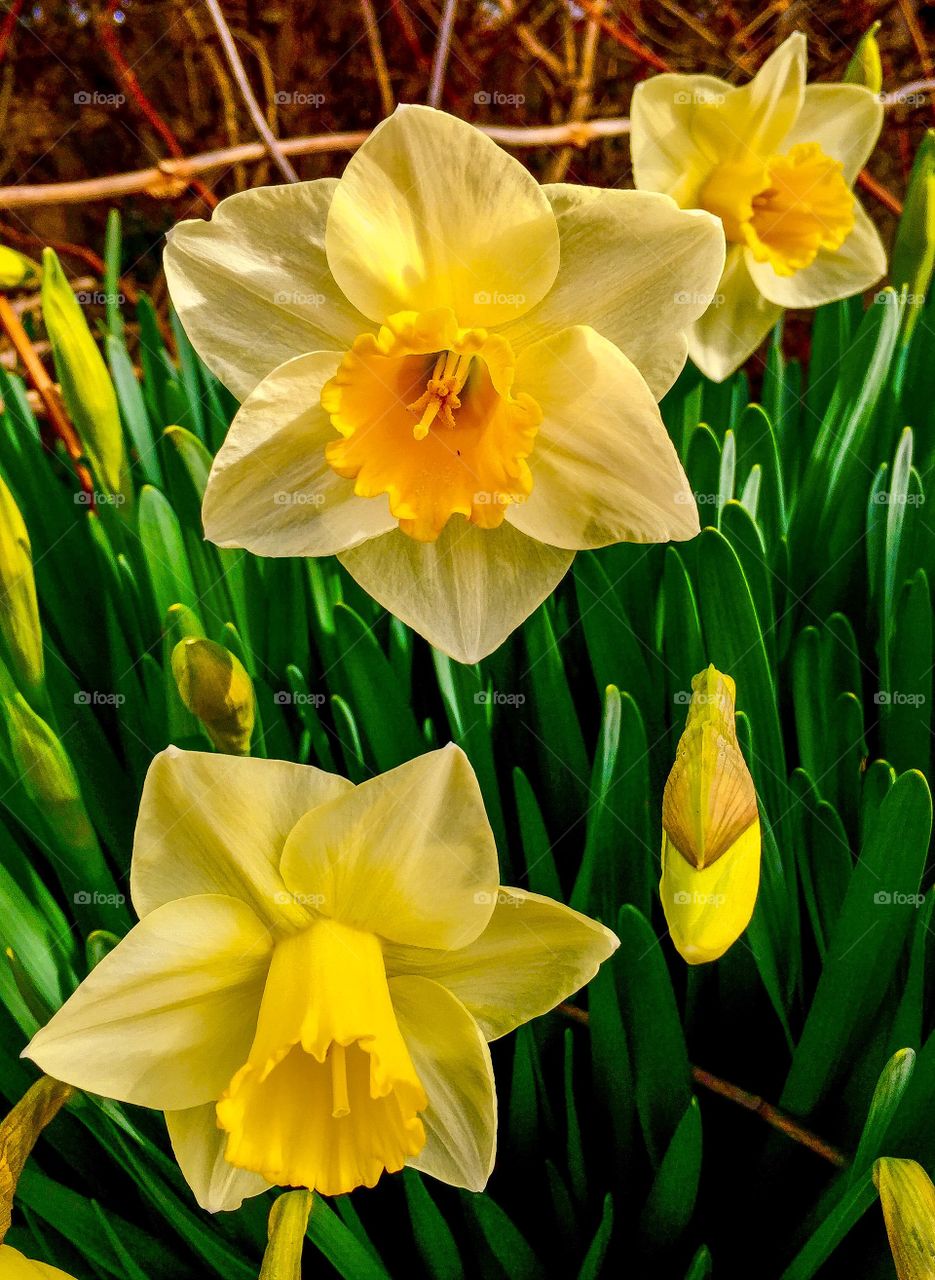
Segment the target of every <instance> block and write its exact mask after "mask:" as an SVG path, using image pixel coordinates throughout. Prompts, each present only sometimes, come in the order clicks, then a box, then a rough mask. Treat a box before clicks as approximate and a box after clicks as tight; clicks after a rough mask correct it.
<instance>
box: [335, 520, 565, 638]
mask: <svg viewBox="0 0 935 1280" xmlns="http://www.w3.org/2000/svg"><path fill="white" fill-rule="evenodd" d="M573 558H574V556H573V552H570V551H564V550H561V549H559V548H557V547H549V546H545V545H544V544H543V543H541V542H536V541H535V540H534V539H532V538H527V537H526V536H525V535H524V534H522V533H520V532H519V530H518V529H514V528H512V527H511V525H510V524H509V523H508V522H507V521H504V522H503V524H501V525H500V526H499V527H498V528H496V529H479V528H478V527H477V526H476V525H472V524H468V522H467V521H466V520H464V519H463V518H462V517H461V516H452V517H451V519H450V520H449V521H448V523H447V524H446V525H445V528H444V529H443V530H442V532H441V534H440V535H439V537H438V538H437V539H436V541H435V542H417V541H416V540H415V539H414V538H410V537H407V535H406V534H404V533H401V532H400V531H399V530H394V531H393V532H392V533H387V534H384V535H383V537H382V538H374V539H373V540H372V541H371V542H365V543H363V544H362V545H361V546H359V547H354V548H353V549H352V550H351V551H342V552H341V553H340V554H339V556H338V559H339V560H340V561H341V563H342V564H343V565H344V567H345V569H347V571H348V573H350V575H351V576H352V577H353V578H356V580H357V581H358V582H359V583H360V585H361V586H362V587H363V589H364V590H365V591H366V592H367V593H368V594H369V595H371V596H373V598H374V599H375V600H376V601H378V602H379V603H380V604H382V605H383V607H384V608H385V609H388V610H389V611H390V612H391V613H394V614H395V615H396V616H397V617H398V618H400V619H402V621H403V622H405V623H407V624H408V625H409V626H410V627H412V628H413V630H414V631H418V633H419V634H420V635H422V636H425V638H426V640H428V641H429V643H430V644H433V645H434V646H435V647H436V649H441V651H442V652H443V653H447V654H448V655H449V656H450V657H452V658H454V659H456V661H458V662H478V661H479V660H480V659H481V658H485V657H486V656H487V654H488V653H492V652H493V650H494V649H496V648H497V646H498V645H500V644H502V643H503V641H504V640H505V639H506V637H507V636H508V635H509V634H510V633H511V632H512V631H515V630H516V628H517V627H518V626H519V625H520V623H521V622H523V621H524V619H526V618H528V617H529V615H530V614H531V613H532V611H533V609H535V608H536V607H537V606H538V605H540V604H541V603H542V601H543V600H544V599H545V598H546V596H547V595H549V593H550V592H551V591H552V589H553V588H554V587H555V586H556V585H557V584H558V583H559V582H560V581H561V579H562V578H563V577H564V576H565V573H566V572H567V570H568V566H569V565H570V564H571V562H572V559H573Z"/></svg>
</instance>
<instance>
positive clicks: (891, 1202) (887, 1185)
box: [873, 1156, 935, 1280]
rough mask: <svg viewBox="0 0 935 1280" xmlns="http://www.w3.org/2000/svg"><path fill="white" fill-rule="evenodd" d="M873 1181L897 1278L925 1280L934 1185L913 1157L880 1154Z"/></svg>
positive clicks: (932, 1249)
mask: <svg viewBox="0 0 935 1280" xmlns="http://www.w3.org/2000/svg"><path fill="white" fill-rule="evenodd" d="M873 1181H874V1183H875V1185H876V1188H877V1191H878V1192H879V1193H880V1207H881V1208H882V1210H883V1220H884V1222H885V1223H886V1234H887V1237H888V1238H889V1242H890V1249H891V1250H892V1254H893V1262H894V1264H895V1269H896V1276H897V1280H926V1278H927V1277H928V1276H930V1275H931V1274H932V1257H933V1254H935V1187H933V1185H932V1180H931V1178H930V1177H929V1176H928V1174H927V1173H926V1171H925V1169H923V1167H922V1165H920V1164H919V1163H918V1161H916V1160H904V1159H898V1158H896V1157H894V1156H882V1157H881V1158H880V1159H878V1160H876V1161H875V1162H874V1166H873Z"/></svg>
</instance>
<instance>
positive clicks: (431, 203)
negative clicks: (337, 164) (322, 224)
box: [325, 106, 559, 328]
mask: <svg viewBox="0 0 935 1280" xmlns="http://www.w3.org/2000/svg"><path fill="white" fill-rule="evenodd" d="M325 244H326V247H327V253H328V263H329V265H330V267H331V270H332V273H333V274H334V278H335V280H336V281H337V282H338V284H339V285H340V287H341V289H342V290H343V291H344V293H345V294H346V295H347V297H348V298H350V300H351V301H352V302H353V303H354V305H355V306H357V307H359V308H360V310H361V311H362V312H363V313H364V314H365V315H367V316H369V317H370V318H371V320H375V321H378V322H382V321H384V320H385V319H386V317H387V316H390V315H393V314H394V313H395V312H397V311H431V310H433V309H434V308H436V307H450V308H451V309H452V311H454V313H455V315H456V316H457V319H458V323H459V324H460V325H462V326H471V325H479V326H483V327H485V328H490V327H491V326H493V325H499V324H504V323H505V322H506V321H507V320H512V319H514V318H515V317H516V316H518V315H522V314H523V312H524V311H528V310H529V309H530V308H531V307H534V306H535V304H536V303H537V302H538V301H539V299H540V298H541V297H542V296H543V294H544V293H545V292H546V290H547V289H548V288H549V286H550V285H551V284H552V281H553V280H554V279H555V273H556V271H557V270H558V261H559V243H558V230H557V228H556V226H555V219H554V217H553V216H552V211H551V209H550V208H549V203H548V200H547V199H546V198H545V196H544V195H543V193H542V189H541V187H540V186H539V184H538V183H537V182H536V180H535V179H534V178H533V177H532V175H531V174H530V173H529V172H528V170H527V169H525V168H524V167H523V165H521V164H520V163H519V161H518V160H514V159H513V157H512V156H509V155H507V153H506V152H505V151H503V150H501V149H500V148H499V147H498V146H497V145H496V143H494V142H491V140H490V139H489V138H487V137H486V136H485V135H484V134H482V133H481V132H480V130H478V129H475V128H474V126H473V125H470V124H467V123H466V122H465V121H463V120H458V119H457V118H456V117H454V116H449V115H446V114H445V113H444V112H441V111H433V110H432V108H430V107H420V106H403V107H397V109H396V111H395V113H394V114H393V115H392V116H390V117H389V119H387V120H384V121H383V123H382V124H380V125H378V126H377V128H376V129H374V131H373V133H372V134H371V135H370V137H369V138H368V139H367V141H366V142H365V143H364V145H363V146H362V147H361V148H360V150H359V151H358V152H357V153H356V154H355V155H354V156H352V157H351V159H350V161H349V162H348V166H347V168H346V169H345V171H344V175H343V177H342V178H341V180H340V183H339V185H338V189H337V191H336V193H335V196H334V200H333V201H332V204H331V210H330V212H329V215H328V228H327V233H326V238H325Z"/></svg>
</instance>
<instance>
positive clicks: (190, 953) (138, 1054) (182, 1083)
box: [23, 894, 272, 1110]
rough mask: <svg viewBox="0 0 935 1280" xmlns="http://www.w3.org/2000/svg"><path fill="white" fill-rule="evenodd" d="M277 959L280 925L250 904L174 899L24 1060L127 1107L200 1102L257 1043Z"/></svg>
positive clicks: (98, 973)
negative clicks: (272, 961) (274, 931)
mask: <svg viewBox="0 0 935 1280" xmlns="http://www.w3.org/2000/svg"><path fill="white" fill-rule="evenodd" d="M271 954H272V941H271V938H270V935H269V932H268V931H267V929H266V928H265V927H264V926H263V925H262V924H261V922H260V921H259V920H258V919H257V918H256V916H255V915H254V913H253V912H252V911H251V910H250V908H249V907H248V906H246V905H245V904H244V903H242V902H238V901H236V900H235V899H233V898H226V897H222V896H221V895H220V894H205V895H201V896H199V897H194V898H185V899H182V900H181V901H179V902H169V903H166V905H165V906H162V907H159V908H157V909H156V910H155V911H153V912H151V913H150V914H149V915H148V916H147V917H146V919H145V920H142V921H140V923H139V924H138V925H136V926H135V927H134V928H133V929H131V930H130V932H129V933H128V934H127V936H126V937H125V938H124V939H123V940H122V941H121V942H120V943H118V944H117V946H116V947H114V949H113V951H111V952H110V953H109V954H108V955H106V956H105V957H104V959H103V960H101V962H100V963H99V964H98V965H97V966H96V967H95V968H94V969H92V970H91V972H90V973H89V974H88V976H87V978H85V980H84V982H82V984H81V986H80V987H78V989H77V990H76V991H75V993H74V994H73V995H72V996H71V997H70V998H69V999H68V1000H67V1001H66V1002H65V1004H64V1005H63V1006H62V1008H61V1009H60V1010H59V1011H58V1013H56V1014H54V1015H53V1017H52V1018H51V1020H50V1021H49V1022H48V1023H47V1024H46V1026H44V1027H43V1028H42V1029H41V1030H40V1031H38V1032H37V1033H36V1035H35V1036H34V1037H33V1038H32V1040H31V1041H30V1043H29V1045H28V1046H27V1048H26V1049H25V1050H24V1054H23V1056H24V1057H27V1058H31V1059H32V1061H33V1062H35V1063H36V1064H37V1065H38V1066H39V1067H41V1068H42V1070H43V1071H44V1072H45V1073H46V1075H50V1076H54V1077H55V1079H56V1080H63V1081H64V1082H65V1083H66V1084H72V1085H74V1086H75V1087H76V1088H78V1089H86V1090H88V1092H90V1093H99V1094H102V1095H104V1096H105V1097H108V1098H116V1099H117V1100H118V1101H120V1102H133V1103H136V1104H137V1105H138V1106H142V1107H156V1108H158V1109H159V1110H165V1109H176V1108H183V1107H194V1106H198V1105H199V1104H200V1103H203V1102H207V1101H208V1100H209V1099H214V1098H217V1097H218V1096H219V1095H220V1093H221V1091H222V1090H223V1089H224V1087H225V1086H226V1085H227V1083H228V1081H229V1080H230V1078H231V1076H232V1075H233V1073H234V1072H235V1071H236V1070H237V1068H238V1067H239V1066H240V1064H241V1063H242V1062H243V1061H244V1059H245V1058H246V1055H247V1053H248V1052H249V1050H250V1043H251V1040H252V1038H253V1032H254V1028H255V1025H256V1015H257V1010H258V1009H259V1007H260V1000H261V998H262V995H263V984H264V982H265V979H266V972H267V969H268V967H269V958H270V955H271Z"/></svg>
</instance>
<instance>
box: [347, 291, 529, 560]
mask: <svg viewBox="0 0 935 1280" xmlns="http://www.w3.org/2000/svg"><path fill="white" fill-rule="evenodd" d="M514 366H515V358H514V355H513V351H512V349H511V347H510V344H509V343H508V342H507V341H506V339H505V338H503V337H501V336H499V335H498V334H490V333H488V332H487V330H486V329H461V328H459V327H458V325H457V322H456V321H455V317H454V315H453V313H452V312H451V311H449V310H447V309H440V310H437V311H428V312H421V313H417V312H408V311H407V312H401V313H399V314H398V315H395V316H391V317H390V319H389V320H388V321H387V323H386V324H385V325H384V326H383V327H382V328H381V329H380V332H379V333H378V334H376V335H374V334H362V335H361V336H360V337H358V338H357V339H355V341H354V345H353V347H352V348H351V350H350V351H348V352H347V354H346V355H345V356H344V359H343V360H342V361H341V364H340V366H339V368H338V371H337V373H336V374H335V376H334V377H333V378H332V379H331V380H330V381H329V382H328V383H326V385H325V387H324V388H323V390H322V393H321V403H322V407H323V408H324V410H325V412H326V413H328V414H329V415H330V417H331V421H332V423H333V425H334V427H335V428H336V429H337V430H338V431H339V432H340V434H341V437H342V439H340V440H335V441H333V442H332V443H331V444H329V445H328V446H327V449H326V457H327V460H328V462H329V464H330V466H331V467H332V468H333V469H334V470H335V471H336V472H337V473H338V475H340V476H344V477H346V478H347V479H349V480H353V481H354V492H355V493H356V494H357V495H358V497H362V498H375V497H378V496H379V495H380V494H383V493H385V494H387V496H388V498H389V504H390V511H391V513H392V514H393V516H394V517H395V518H396V519H397V520H398V521H399V527H400V528H401V529H402V530H403V532H404V533H408V534H409V535H410V536H411V537H413V538H417V539H418V540H419V541H422V542H432V541H434V540H435V538H437V537H438V535H439V534H440V533H441V531H442V529H443V528H444V527H445V524H446V523H447V521H448V520H449V519H450V517H451V516H453V515H456V514H457V515H463V516H465V517H466V518H467V519H468V520H470V521H471V522H472V523H474V524H476V525H479V526H481V527H482V528H485V529H490V528H495V527H496V526H497V525H499V524H500V523H501V521H502V520H503V518H504V516H505V514H506V508H507V507H508V506H509V504H510V503H511V502H522V501H524V500H525V498H526V497H527V496H528V494H529V493H530V492H531V490H532V476H531V475H530V472H529V467H528V465H527V462H526V459H527V458H528V457H529V455H530V454H531V452H532V448H533V442H534V440H535V436H536V431H537V429H538V426H539V423H540V422H541V420H542V413H541V410H540V409H539V406H538V405H537V404H536V402H535V401H534V400H533V399H532V397H531V396H528V395H526V394H525V393H524V392H520V393H519V394H517V395H516V396H514V395H513V393H512V386H513V375H514Z"/></svg>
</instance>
